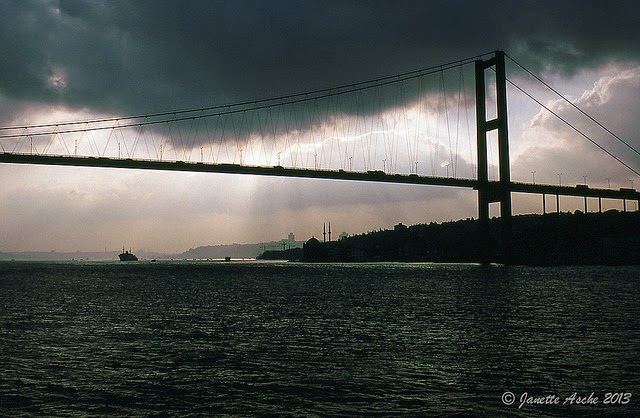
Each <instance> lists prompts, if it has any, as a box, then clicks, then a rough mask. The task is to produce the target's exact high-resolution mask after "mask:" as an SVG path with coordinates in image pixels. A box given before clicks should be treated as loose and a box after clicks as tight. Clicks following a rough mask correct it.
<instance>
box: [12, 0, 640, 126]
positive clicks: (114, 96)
mask: <svg viewBox="0 0 640 418" xmlns="http://www.w3.org/2000/svg"><path fill="white" fill-rule="evenodd" d="M636 10H637V4H636V3H635V2H634V1H610V2H584V1H562V2H556V1H554V2H551V1H513V2H503V1H484V2H469V1H432V2H426V1H403V2H396V1H387V2H382V1H370V2H369V1H343V0H341V1H269V2H256V1H228V2H218V1H208V0H207V1H184V2H183V1H180V2H177V1H155V0H154V1H135V2H131V1H98V0H60V1H35V0H34V1H22V0H21V1H4V2H2V3H1V4H0V38H1V45H2V55H3V58H2V60H0V97H1V98H3V100H5V101H11V102H12V103H16V105H19V104H20V103H25V102H37V103H41V104H43V103H44V104H46V103H51V104H62V105H66V106H68V107H70V108H77V109H79V108H89V109H92V110H94V111H98V112H107V113H112V114H135V113H141V112H142V113H144V112H150V111H157V110H166V109H179V108H185V107H186V108H188V107H193V106H205V105H210V104H218V103H228V102H234V101H237V100H245V99H254V98H260V97H269V96H274V95H280V94H287V93H292V92H299V91H305V90H310V89H318V88H325V87H330V86H335V85H340V84H343V83H351V82H357V81H361V80H364V79H371V78H376V77H380V76H384V75H389V74H394V73H397V72H402V71H407V70H412V69H416V68H422V67H425V66H429V65H432V64H439V63H444V62H447V61H449V60H453V59H458V58H464V57H468V56H473V55H476V54H479V53H484V52H489V51H492V50H494V49H497V48H504V49H506V50H507V51H508V52H510V53H511V54H513V55H515V56H517V57H518V58H520V59H521V61H523V63H526V64H528V65H531V66H536V65H537V66H551V67H554V68H557V69H559V70H560V71H567V72H571V71H573V70H575V69H577V68H580V67H583V66H594V65H599V64H601V63H603V62H605V61H606V60H609V59H616V60H636V61H637V60H638V59H639V57H640V43H638V42H637V39H639V38H640V25H639V23H640V22H639V21H638V14H637V13H636ZM539 68H540V67H539ZM3 122H5V123H9V122H11V121H10V120H6V119H5V120H4V121H3Z"/></svg>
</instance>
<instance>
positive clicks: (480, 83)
mask: <svg viewBox="0 0 640 418" xmlns="http://www.w3.org/2000/svg"><path fill="white" fill-rule="evenodd" d="M475 66H476V67H475V79H476V126H477V145H478V186H477V187H478V218H479V222H480V242H479V244H480V257H481V261H482V262H483V263H485V264H486V263H489V262H491V261H499V262H501V263H504V264H511V174H510V168H509V132H508V123H507V78H506V71H505V54H504V52H503V51H496V52H495V55H494V56H493V57H492V58H489V59H487V60H476V64H475ZM492 67H493V68H494V69H495V97H496V115H497V116H496V118H495V119H491V120H487V86H486V77H485V75H486V74H485V73H486V71H487V69H491V68H492ZM492 131H497V134H498V135H497V136H498V166H499V170H498V171H499V173H500V179H499V181H497V182H495V181H492V182H491V183H490V182H489V166H488V156H487V134H488V133H489V132H492ZM493 202H499V203H500V224H501V228H500V229H501V234H500V239H499V240H497V239H495V238H493V236H492V235H491V233H490V230H489V206H490V204H491V203H493ZM498 246H499V251H498V254H499V256H498V260H492V258H493V254H494V253H495V251H493V250H494V249H496V248H497V247H498Z"/></svg>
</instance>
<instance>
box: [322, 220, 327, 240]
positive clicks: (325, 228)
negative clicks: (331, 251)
mask: <svg viewBox="0 0 640 418" xmlns="http://www.w3.org/2000/svg"><path fill="white" fill-rule="evenodd" d="M322 242H327V224H322Z"/></svg>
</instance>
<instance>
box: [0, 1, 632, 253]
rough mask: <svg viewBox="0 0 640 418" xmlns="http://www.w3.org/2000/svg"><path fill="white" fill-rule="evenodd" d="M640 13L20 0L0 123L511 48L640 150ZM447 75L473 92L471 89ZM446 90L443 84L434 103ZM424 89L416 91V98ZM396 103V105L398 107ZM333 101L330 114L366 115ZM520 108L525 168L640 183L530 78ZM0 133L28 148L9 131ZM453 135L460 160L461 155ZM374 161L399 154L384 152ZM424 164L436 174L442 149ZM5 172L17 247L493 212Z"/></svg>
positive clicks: (153, 176)
mask: <svg viewBox="0 0 640 418" xmlns="http://www.w3.org/2000/svg"><path fill="white" fill-rule="evenodd" d="M638 23H639V22H638V19H637V3H636V2H635V1H610V2H590V3H585V2H583V1H577V0H575V1H562V2H551V1H542V2H529V1H513V2H508V3H506V4H505V3H504V2H499V1H488V2H487V1H485V2H467V1H451V2H425V1H408V2H401V3H398V2H394V1H379V2H361V1H326V2H317V1H316V2H312V1H295V2H294V1H270V2H253V1H228V2H224V1H223V2H211V1H204V0H203V1H196V0H193V1H188V2H173V1H135V2H130V1H124V0H123V1H99V0H73V1H72V0H66V1H65V0H60V1H53V0H52V1H35V0H33V1H30V0H27V1H12V0H9V1H4V2H2V3H0V43H1V44H2V45H4V46H5V48H4V51H3V59H2V61H1V62H0V126H2V127H6V126H16V125H29V124H38V123H50V122H59V121H69V120H87V119H91V118H94V117H114V116H123V115H132V114H142V113H148V112H157V111H168V110H176V109H186V108H194V107H201V106H210V105H216V104H223V103H233V102H237V101H243V100H252V99H259V98H264V97H272V96H278V95H283V94H291V93H297V92H304V91H310V90H316V89H320V88H327V87H331V86H337V85H343V84H348V83H354V82H358V81H362V80H368V79H374V78H378V77H383V76H387V75H392V74H397V73H402V72H406V71H411V70H414V69H418V68H424V67H428V66H431V65H435V64H441V63H446V62H449V61H451V60H455V59H459V58H464V57H469V56H474V55H477V54H481V53H486V52H491V51H493V50H496V49H504V50H505V51H507V53H508V54H509V55H511V56H513V57H514V58H515V59H516V60H518V62H520V63H522V64H523V65H525V66H526V67H527V68H529V69H530V70H532V71H534V72H536V73H537V74H539V75H541V76H542V77H543V78H544V79H545V80H546V81H548V82H549V83H551V85H552V86H553V87H554V88H555V89H557V90H558V91H559V92H560V93H562V94H564V95H565V96H566V97H568V98H569V99H571V100H573V101H574V102H575V103H576V104H577V105H578V106H580V107H581V108H582V109H584V110H586V111H587V112H589V114H590V115H592V116H593V117H594V118H596V119H597V120H598V121H600V122H602V123H603V124H604V125H605V126H606V127H607V128H609V129H611V130H612V131H613V132H614V133H615V134H616V135H618V136H619V137H621V138H623V139H624V140H625V141H627V142H628V143H629V144H630V145H631V146H632V147H634V148H635V149H636V150H638V149H640V136H639V135H638V132H640V119H639V118H638V117H637V115H638V114H640V43H639V42H638V39H640V25H639V24H638ZM508 71H511V72H509V73H508V76H509V77H510V78H512V79H513V81H515V82H517V83H519V84H522V85H523V86H526V87H530V88H532V89H535V90H534V91H535V92H536V93H537V94H539V96H538V98H539V99H540V100H541V101H542V102H543V103H545V105H547V106H549V107H550V108H552V109H553V110H554V111H556V112H557V113H558V114H560V115H562V116H564V117H567V118H568V119H570V120H571V121H572V123H574V124H575V125H576V126H577V127H579V128H580V129H583V130H584V131H585V132H588V133H589V134H590V135H593V136H594V138H596V139H597V140H598V141H599V143H600V144H601V145H603V146H605V147H606V148H607V149H610V150H612V151H613V152H615V153H616V154H617V155H618V156H620V157H621V158H623V159H624V160H625V161H626V162H627V163H628V164H629V165H630V166H632V167H634V168H635V169H636V170H640V158H639V157H638V155H637V154H634V153H633V152H631V151H630V150H628V149H624V147H620V146H619V144H618V143H616V141H615V140H613V139H612V138H611V137H610V136H608V135H606V134H604V133H603V132H602V131H601V130H599V129H597V128H594V127H593V125H592V124H587V123H586V122H585V120H584V119H582V118H579V117H578V116H576V114H575V112H574V111H573V110H572V109H571V108H570V107H569V106H568V105H567V103H565V102H563V101H561V100H558V98H557V97H554V96H553V95H552V94H550V93H549V92H548V91H545V90H544V89H541V88H540V87H539V85H537V84H536V83H534V82H533V81H532V79H531V78H530V77H527V76H526V75H524V74H523V73H522V72H521V71H518V69H517V68H516V67H515V66H513V65H511V66H510V67H508ZM466 87H467V88H471V87H472V86H469V85H468V86H466ZM446 88H447V89H449V90H450V91H448V94H451V97H454V98H455V97H456V96H455V95H456V94H457V90H456V91H454V90H453V89H457V88H458V87H457V86H455V87H454V86H453V84H452V85H448V86H447V87H446ZM436 93H437V92H436ZM436 93H434V92H433V91H429V89H428V88H425V90H424V92H423V96H421V97H424V99H421V100H427V101H428V100H429V97H430V96H429V94H432V95H433V94H436ZM415 95H417V93H416V92H408V93H407V96H406V100H407V102H408V103H409V105H410V104H411V103H410V100H409V99H410V98H412V97H414V96H415ZM403 97H404V96H403ZM394 100H395V101H394ZM394 100H391V99H390V98H389V97H385V98H384V100H383V99H382V98H381V99H380V102H381V103H380V105H381V106H383V107H385V106H386V110H388V111H389V112H391V111H392V110H393V107H394V106H396V105H397V104H398V103H397V102H398V100H399V99H397V98H396V99H394ZM467 107H469V110H470V111H471V112H473V104H472V103H468V104H467ZM420 109H421V108H418V107H417V108H416V111H417V112H419V111H420ZM334 112H335V113H334V114H333V115H331V114H328V115H327V120H330V119H331V118H333V119H331V120H337V119H339V118H342V119H343V120H345V121H348V120H349V118H347V117H345V116H344V114H343V113H341V109H340V108H336V109H335V110H334ZM471 115H472V119H473V118H474V116H473V113H471ZM289 116H290V117H293V116H291V115H289ZM509 118H510V119H509V129H510V143H511V171H512V179H513V180H514V181H532V180H533V177H535V180H536V181H537V182H540V183H549V184H557V183H558V182H559V180H560V178H561V179H562V182H563V184H577V183H583V182H584V181H586V182H587V183H588V184H589V185H592V186H593V187H603V188H606V187H608V186H609V185H611V187H615V188H619V187H631V185H632V184H633V185H634V187H635V188H638V187H640V178H638V177H637V176H635V175H634V174H633V173H631V172H630V171H628V170H626V169H625V168H624V167H621V166H620V165H619V164H617V163H616V162H615V161H613V160H612V159H610V158H609V157H607V156H606V155H604V154H603V153H602V152H601V151H600V150H598V149H597V148H596V147H594V146H593V145H592V144H590V143H589V142H588V141H585V140H584V139H582V138H580V137H576V135H575V134H574V133H572V132H571V131H570V130H568V129H566V127H565V126H563V125H562V124H561V123H559V122H558V120H557V119H555V118H554V117H552V116H550V115H549V114H548V113H547V112H545V111H542V110H540V108H539V106H537V105H536V104H535V103H533V102H531V101H530V100H529V99H528V98H526V97H524V96H523V95H522V94H519V93H518V92H517V91H514V90H513V89H511V90H510V92H509ZM354 120H356V119H354ZM355 123H359V122H355ZM365 126H367V125H365ZM416 126H417V125H416ZM460 126H464V129H465V131H464V133H463V135H465V139H464V142H465V144H466V141H467V139H466V135H467V131H466V129H467V128H466V125H464V124H461V125H460ZM243 128H245V127H238V129H239V132H244V130H243ZM309 129H310V130H311V129H312V128H311V127H310V128H309ZM440 129H444V128H443V126H440ZM471 130H473V127H471ZM422 135H426V134H425V133H424V132H422V131H420V130H418V131H417V133H416V137H420V136H422ZM0 145H1V146H2V149H3V150H11V149H12V147H13V145H12V142H11V139H6V138H0ZM440 145H441V146H442V154H446V153H447V152H449V151H450V150H449V149H447V146H448V144H446V143H442V144H440ZM465 146H466V145H465ZM461 147H462V146H461ZM436 148H437V146H436ZM467 148H468V147H467ZM0 151H1V150H0ZM199 152H200V151H199V149H196V150H195V153H199ZM473 156H474V154H473V151H471V152H470V153H469V154H464V155H463V154H461V156H460V161H459V167H460V169H459V170H460V171H461V172H462V170H463V168H464V170H466V171H465V172H471V170H472V168H473V164H475V161H474V160H473V158H474V157H473ZM429 158H432V157H429ZM438 161H439V160H438ZM438 161H436V160H435V158H434V159H433V161H432V162H431V165H432V166H433V167H434V168H436V169H438V170H440V171H441V172H440V173H439V175H444V173H445V170H446V169H448V168H447V167H445V163H446V161H445V160H443V161H442V163H441V164H438ZM371 164H374V165H375V167H373V168H376V169H381V167H377V166H378V165H380V166H382V164H386V163H385V162H383V161H382V158H379V157H378V158H376V160H375V162H373V163H371ZM417 167H419V169H421V170H425V171H424V173H425V174H430V173H429V172H428V165H427V162H426V161H421V162H420V165H418V166H417ZM462 175H465V174H462ZM0 179H2V181H1V182H0V214H1V216H0V251H3V252H12V251H50V250H55V251H61V252H63V251H77V250H80V251H103V250H104V248H107V249H109V250H116V249H121V248H122V246H123V245H124V246H125V247H127V248H128V247H132V248H138V249H144V250H146V251H152V252H167V253H180V252H183V251H185V250H187V249H189V248H192V247H197V246H202V245H218V244H230V243H257V242H263V241H265V242H266V241H271V240H278V239H282V238H284V237H286V236H287V234H288V233H289V232H293V233H294V234H295V235H296V239H298V240H305V239H308V238H310V237H311V236H312V235H315V236H316V237H319V236H321V234H322V225H323V224H324V223H326V222H329V221H331V225H332V229H333V233H334V235H335V236H338V234H339V233H340V232H342V231H346V232H347V233H349V234H357V233H362V232H366V231H370V230H377V229H380V228H392V227H393V225H395V224H397V223H399V222H402V223H403V224H405V225H412V224H416V223H429V222H432V221H436V222H441V221H448V220H456V219H461V218H467V217H475V216H477V202H476V195H475V193H474V192H472V191H466V190H458V189H447V188H438V187H419V186H404V185H384V184H375V183H364V184H363V183H349V182H339V181H327V180H307V179H284V178H269V177H251V176H240V175H225V174H194V173H173V172H151V171H137V170H117V169H89V168H74V167H36V166H12V165H6V164H0ZM540 199H541V198H538V197H529V196H526V197H525V196H518V195H514V211H515V212H516V213H529V212H534V213H540V212H541V210H542V207H541V206H542V205H541V200H540ZM550 203H551V202H550ZM607 205H608V206H606V207H605V209H606V208H608V207H617V208H619V209H620V208H621V206H620V205H618V204H617V203H613V202H609V203H607ZM632 208H635V207H634V206H632ZM562 209H563V210H572V211H573V210H576V209H582V200H581V199H569V198H566V200H563V206H562Z"/></svg>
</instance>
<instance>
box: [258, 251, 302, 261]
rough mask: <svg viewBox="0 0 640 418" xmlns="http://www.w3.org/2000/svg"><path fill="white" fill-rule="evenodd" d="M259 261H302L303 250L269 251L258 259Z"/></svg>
mask: <svg viewBox="0 0 640 418" xmlns="http://www.w3.org/2000/svg"><path fill="white" fill-rule="evenodd" d="M256 258H257V259H258V260H287V261H300V260H302V248H290V249H288V250H284V251H283V250H268V251H265V252H264V253H262V254H260V255H259V256H258V257H256Z"/></svg>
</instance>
